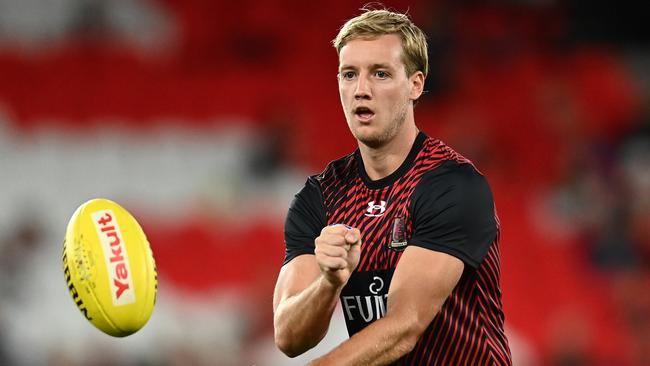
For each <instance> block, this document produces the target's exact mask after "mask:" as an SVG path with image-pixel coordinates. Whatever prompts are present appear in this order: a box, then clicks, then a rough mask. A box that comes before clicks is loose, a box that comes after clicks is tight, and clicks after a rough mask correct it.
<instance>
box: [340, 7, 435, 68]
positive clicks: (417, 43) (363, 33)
mask: <svg viewBox="0 0 650 366" xmlns="http://www.w3.org/2000/svg"><path fill="white" fill-rule="evenodd" d="M362 10H363V11H364V12H363V13H362V14H361V15H359V16H357V17H354V18H352V19H350V20H348V21H347V22H346V23H345V24H344V25H343V27H341V30H340V31H339V34H338V35H337V36H336V38H334V40H333V41H332V44H333V45H334V48H335V49H336V53H337V54H340V53H341V48H343V46H345V45H346V44H347V43H348V42H349V41H351V40H353V39H357V38H375V37H379V36H382V35H385V34H397V35H398V36H399V37H400V38H401V39H402V51H403V54H402V62H403V63H404V66H405V68H406V74H407V75H408V76H411V75H413V73H414V72H416V71H422V73H423V74H424V77H425V78H426V77H427V74H428V72H429V56H428V54H427V39H426V35H425V34H424V32H422V30H421V29H420V28H418V27H417V26H416V25H415V24H413V22H411V19H409V17H408V16H407V15H406V14H401V13H396V12H392V11H389V10H386V9H379V10H372V9H367V8H362Z"/></svg>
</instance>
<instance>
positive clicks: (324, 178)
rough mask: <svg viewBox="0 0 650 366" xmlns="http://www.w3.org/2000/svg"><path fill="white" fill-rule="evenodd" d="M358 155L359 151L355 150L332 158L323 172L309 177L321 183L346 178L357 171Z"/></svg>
mask: <svg viewBox="0 0 650 366" xmlns="http://www.w3.org/2000/svg"><path fill="white" fill-rule="evenodd" d="M356 156H357V151H354V152H351V153H349V154H347V155H345V156H342V157H340V158H338V159H336V160H332V161H330V162H329V163H328V164H327V166H326V167H325V169H324V170H323V171H322V172H320V173H318V174H315V175H312V176H310V177H309V178H310V180H313V181H316V182H318V183H319V184H322V183H324V182H330V181H333V180H338V179H346V178H348V177H350V176H351V175H353V174H355V173H356V171H357V168H356V167H357V165H356Z"/></svg>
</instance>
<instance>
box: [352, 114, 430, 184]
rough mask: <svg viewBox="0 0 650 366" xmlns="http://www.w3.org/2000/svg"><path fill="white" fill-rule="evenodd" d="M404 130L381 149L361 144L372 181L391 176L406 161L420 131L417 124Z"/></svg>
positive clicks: (410, 125) (362, 155)
mask: <svg viewBox="0 0 650 366" xmlns="http://www.w3.org/2000/svg"><path fill="white" fill-rule="evenodd" d="M402 128H403V130H402V131H400V132H399V133H398V134H397V135H395V137H394V138H393V139H392V140H391V141H390V142H388V143H387V144H386V145H384V146H381V147H379V148H371V147H368V146H366V145H364V144H362V143H360V144H359V152H360V153H361V158H362V159H363V165H364V167H365V168H366V174H367V175H368V177H369V178H370V179H372V180H379V179H382V178H385V177H387V176H389V175H391V174H392V173H393V172H395V171H396V170H397V169H398V168H399V167H400V165H402V163H403V162H404V160H406V157H407V156H408V154H409V152H410V151H411V148H412V147H413V143H414V142H415V138H416V137H417V135H418V132H419V131H418V129H417V127H415V124H408V125H405V126H402Z"/></svg>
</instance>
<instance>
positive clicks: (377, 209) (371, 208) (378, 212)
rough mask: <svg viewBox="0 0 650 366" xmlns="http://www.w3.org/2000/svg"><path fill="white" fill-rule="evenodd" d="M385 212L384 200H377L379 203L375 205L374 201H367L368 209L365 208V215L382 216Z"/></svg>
mask: <svg viewBox="0 0 650 366" xmlns="http://www.w3.org/2000/svg"><path fill="white" fill-rule="evenodd" d="M384 212H386V201H379V204H378V205H376V204H375V201H370V202H368V209H366V214H365V215H366V216H368V217H380V216H384Z"/></svg>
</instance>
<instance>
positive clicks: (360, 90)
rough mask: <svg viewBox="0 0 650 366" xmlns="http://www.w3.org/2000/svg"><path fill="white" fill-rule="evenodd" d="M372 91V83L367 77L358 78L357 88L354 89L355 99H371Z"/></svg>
mask: <svg viewBox="0 0 650 366" xmlns="http://www.w3.org/2000/svg"><path fill="white" fill-rule="evenodd" d="M371 97H372V92H371V90H370V83H369V82H368V80H367V79H366V78H365V77H360V78H358V79H357V88H356V89H355V90H354V98H355V99H370V98H371Z"/></svg>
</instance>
